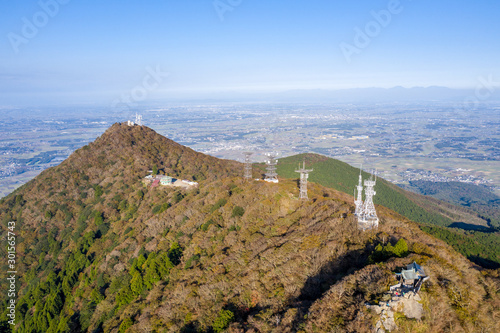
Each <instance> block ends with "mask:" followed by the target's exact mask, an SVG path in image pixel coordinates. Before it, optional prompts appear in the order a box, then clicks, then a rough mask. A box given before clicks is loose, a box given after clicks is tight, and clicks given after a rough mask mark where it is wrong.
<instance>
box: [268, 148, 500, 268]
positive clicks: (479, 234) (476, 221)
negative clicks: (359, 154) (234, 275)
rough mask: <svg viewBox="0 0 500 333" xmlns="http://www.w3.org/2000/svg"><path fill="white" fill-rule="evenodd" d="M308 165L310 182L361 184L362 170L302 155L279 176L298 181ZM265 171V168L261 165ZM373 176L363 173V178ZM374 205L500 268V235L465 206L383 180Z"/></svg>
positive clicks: (283, 164)
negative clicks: (301, 165)
mask: <svg viewBox="0 0 500 333" xmlns="http://www.w3.org/2000/svg"><path fill="white" fill-rule="evenodd" d="M303 161H305V162H306V166H307V167H308V168H313V169H314V171H313V172H312V173H310V175H309V181H311V182H317V183H319V184H322V185H324V186H327V187H331V188H334V189H337V190H339V191H342V192H345V193H348V194H350V193H353V189H354V186H355V185H356V184H357V183H358V176H359V169H356V168H354V167H352V166H350V165H348V164H346V163H343V162H341V161H338V160H335V159H332V158H328V157H326V156H322V155H318V154H300V155H295V156H290V157H286V158H282V159H280V161H279V163H278V173H279V174H280V176H283V177H287V178H292V179H294V178H297V177H298V173H296V172H295V170H296V169H297V166H298V164H299V163H302V162H303ZM259 167H260V169H261V170H263V165H259ZM368 176H369V175H368V174H367V173H365V172H363V179H366V178H367V177H368ZM375 189H376V192H377V195H376V196H375V197H374V202H375V203H376V204H379V205H383V206H386V207H388V208H390V209H392V210H394V211H396V212H398V213H400V214H401V215H403V216H405V217H407V218H409V219H410V220H413V221H415V222H419V223H422V224H424V225H425V229H424V230H425V231H426V232H429V233H431V234H432V235H434V236H435V237H438V238H440V239H442V240H444V241H446V242H447V243H448V244H450V245H452V246H453V247H454V248H455V250H457V251H459V252H460V253H462V254H463V255H465V256H467V257H468V258H469V259H470V260H472V261H474V262H475V263H477V264H480V265H482V266H484V267H487V268H499V267H500V237H498V236H500V233H498V232H496V230H494V229H491V228H490V227H489V226H488V221H487V220H484V219H481V218H480V217H478V215H477V213H476V212H474V211H471V210H469V209H467V208H465V207H459V206H455V205H453V204H451V203H448V202H444V201H441V200H437V199H435V198H432V197H428V196H424V195H419V194H416V193H413V192H410V191H406V190H404V189H402V188H400V187H399V186H396V185H394V184H392V183H390V182H387V181H385V180H384V179H381V178H379V179H378V180H377V185H376V188H375Z"/></svg>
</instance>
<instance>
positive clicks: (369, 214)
mask: <svg viewBox="0 0 500 333" xmlns="http://www.w3.org/2000/svg"><path fill="white" fill-rule="evenodd" d="M362 181H363V178H362V176H361V169H360V174H359V183H358V185H357V186H356V188H357V198H356V200H355V201H354V204H355V205H356V211H355V215H356V216H357V217H358V223H359V224H360V225H361V226H362V227H363V229H371V228H376V227H378V222H379V219H378V216H377V211H376V210H375V204H374V203H373V197H374V196H375V194H377V192H375V189H374V187H375V185H376V184H377V177H376V176H374V175H373V174H372V175H371V176H370V178H369V179H367V180H365V181H364V190H365V201H364V202H363V199H362V191H363V185H362V184H363V183H362Z"/></svg>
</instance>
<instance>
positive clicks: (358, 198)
mask: <svg viewBox="0 0 500 333" xmlns="http://www.w3.org/2000/svg"><path fill="white" fill-rule="evenodd" d="M361 169H362V168H359V182H358V186H356V189H354V197H356V200H354V204H355V205H356V210H355V212H354V215H356V216H357V217H358V218H359V217H362V216H363V176H361ZM356 193H357V196H356Z"/></svg>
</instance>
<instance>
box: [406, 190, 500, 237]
mask: <svg viewBox="0 0 500 333" xmlns="http://www.w3.org/2000/svg"><path fill="white" fill-rule="evenodd" d="M407 188H408V189H409V190H410V191H414V192H416V193H419V194H424V195H429V196H432V197H433V198H436V199H439V200H444V201H448V202H451V203H454V204H456V205H462V206H464V207H469V208H470V209H472V210H474V211H475V212H476V213H477V214H479V215H480V216H482V217H483V218H484V219H486V220H487V221H488V223H489V224H491V225H493V226H495V227H499V226H500V197H498V196H497V195H495V194H494V193H492V192H491V191H489V190H488V189H486V188H483V187H481V186H477V185H474V184H468V183H460V182H447V183H441V182H440V183H435V182H429V181H423V180H418V181H412V182H410V184H409V185H408V186H407Z"/></svg>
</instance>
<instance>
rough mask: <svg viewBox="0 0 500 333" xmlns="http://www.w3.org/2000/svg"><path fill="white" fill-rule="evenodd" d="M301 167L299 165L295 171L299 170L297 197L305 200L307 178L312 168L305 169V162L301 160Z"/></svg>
mask: <svg viewBox="0 0 500 333" xmlns="http://www.w3.org/2000/svg"><path fill="white" fill-rule="evenodd" d="M302 163H303V164H302V168H301V167H300V164H299V168H298V169H297V170H295V172H300V192H299V199H305V200H307V199H308V197H307V178H309V172H312V171H313V169H306V162H302Z"/></svg>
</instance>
